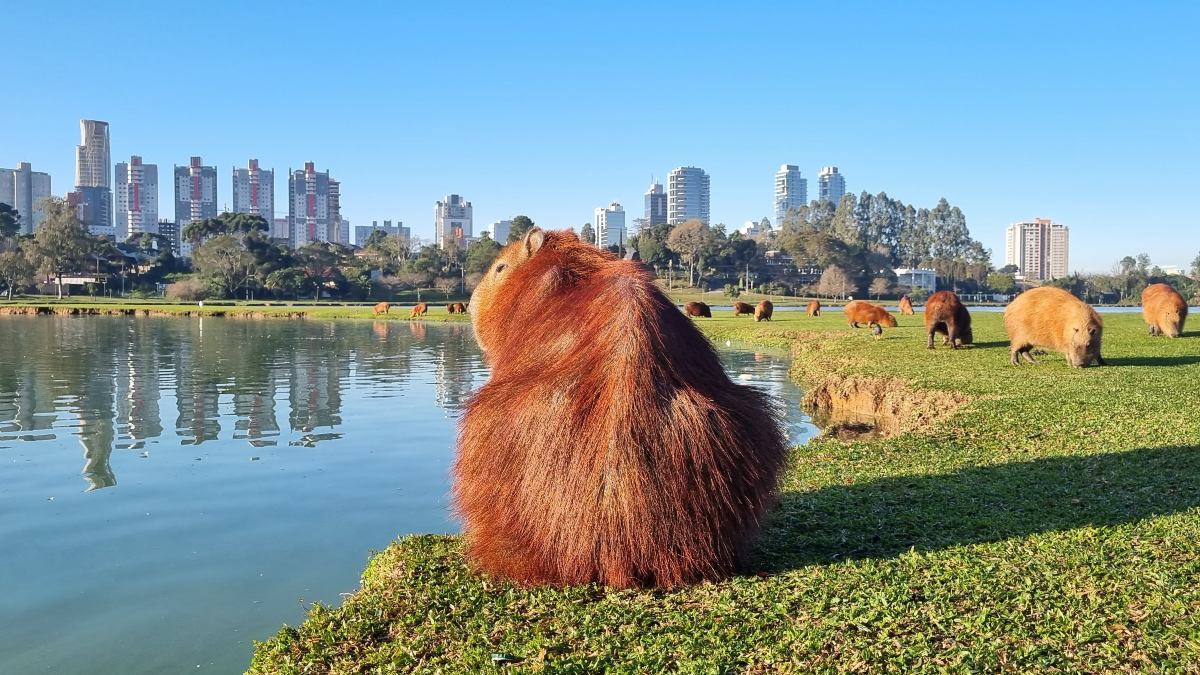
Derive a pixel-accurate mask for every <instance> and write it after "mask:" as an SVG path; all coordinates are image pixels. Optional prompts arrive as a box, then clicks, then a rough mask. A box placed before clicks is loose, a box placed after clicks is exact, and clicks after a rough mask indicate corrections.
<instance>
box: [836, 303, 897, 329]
mask: <svg viewBox="0 0 1200 675" xmlns="http://www.w3.org/2000/svg"><path fill="white" fill-rule="evenodd" d="M842 311H844V312H845V313H846V320H847V321H848V322H849V323H850V327H851V328H858V324H860V323H863V324H867V325H871V324H873V323H877V324H879V325H881V326H887V327H888V328H895V327H896V317H894V316H892V315H891V314H890V313H889V312H888V311H887V310H886V309H884V308H882V307H880V306H879V305H872V304H871V303H869V302H867V301H866V300H851V301H850V302H847V303H846V307H845V308H844V309H843V310H842Z"/></svg>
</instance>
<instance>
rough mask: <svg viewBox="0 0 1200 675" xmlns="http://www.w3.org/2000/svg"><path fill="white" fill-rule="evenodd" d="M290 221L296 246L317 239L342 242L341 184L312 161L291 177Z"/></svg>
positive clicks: (289, 182)
mask: <svg viewBox="0 0 1200 675" xmlns="http://www.w3.org/2000/svg"><path fill="white" fill-rule="evenodd" d="M288 224H289V226H290V229H291V233H292V246H293V247H295V248H300V247H301V246H304V245H306V244H310V243H312V242H314V241H332V242H339V243H340V242H341V241H342V233H341V227H342V214H341V186H340V185H339V184H338V182H337V181H335V180H333V179H331V178H330V177H329V172H328V171H317V170H316V168H315V167H314V165H313V163H312V162H305V163H304V169H303V170H297V171H292V172H290V175H289V176H288ZM346 243H349V242H346Z"/></svg>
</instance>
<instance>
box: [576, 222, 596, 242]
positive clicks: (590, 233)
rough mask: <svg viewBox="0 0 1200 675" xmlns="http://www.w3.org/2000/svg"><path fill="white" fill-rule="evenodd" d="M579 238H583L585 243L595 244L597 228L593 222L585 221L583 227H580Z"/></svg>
mask: <svg viewBox="0 0 1200 675" xmlns="http://www.w3.org/2000/svg"><path fill="white" fill-rule="evenodd" d="M579 238H580V239H582V240H583V241H584V243H588V244H595V243H596V228H594V227H592V224H591V223H584V224H583V227H581V228H579Z"/></svg>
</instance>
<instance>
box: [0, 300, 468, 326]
mask: <svg viewBox="0 0 1200 675" xmlns="http://www.w3.org/2000/svg"><path fill="white" fill-rule="evenodd" d="M426 304H427V305H428V306H429V311H428V313H427V314H426V315H425V317H424V320H426V321H467V320H469V319H468V317H467V316H465V315H461V314H450V313H449V312H447V311H446V304H447V303H445V302H426ZM373 306H374V303H369V304H367V303H328V302H322V303H319V304H317V303H304V302H271V303H264V302H250V303H246V302H233V301H226V302H210V301H205V302H204V305H203V306H201V305H200V304H199V303H195V302H191V303H180V302H161V301H138V300H125V301H113V300H106V299H99V300H84V299H78V300H77V299H71V298H64V299H63V300H57V301H56V300H54V299H50V300H48V301H33V300H31V299H22V300H20V301H14V302H11V303H9V302H0V315H3V314H6V313H13V312H23V311H28V310H30V309H31V308H43V309H44V311H46V312H48V313H60V314H70V313H82V314H87V313H95V314H147V315H179V316H211V317H220V316H226V317H245V318H291V319H294V318H306V319H372V320H375V321H400V320H403V321H407V320H408V317H409V309H411V308H412V304H411V303H406V304H397V303H393V305H392V307H391V311H390V312H389V313H388V314H380V315H375V314H374V312H373V311H372V307H373Z"/></svg>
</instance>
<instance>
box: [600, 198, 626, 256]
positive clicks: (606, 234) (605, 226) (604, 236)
mask: <svg viewBox="0 0 1200 675" xmlns="http://www.w3.org/2000/svg"><path fill="white" fill-rule="evenodd" d="M627 239H628V237H626V236H625V209H623V208H621V205H620V204H618V203H616V202H613V203H611V204H609V205H608V206H607V207H604V206H601V207H600V208H598V209H596V245H597V246H599V247H600V248H608V247H609V246H619V245H624V243H625V241H626V240H627Z"/></svg>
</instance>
